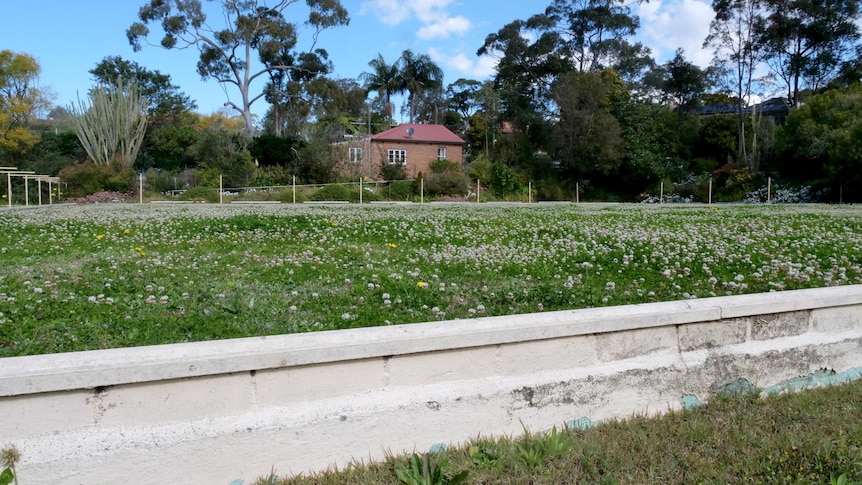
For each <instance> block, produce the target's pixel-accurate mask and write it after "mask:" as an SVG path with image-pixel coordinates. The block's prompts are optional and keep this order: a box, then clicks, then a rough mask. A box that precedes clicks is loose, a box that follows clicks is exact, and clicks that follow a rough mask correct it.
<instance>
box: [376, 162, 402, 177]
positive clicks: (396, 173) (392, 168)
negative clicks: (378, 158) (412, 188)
mask: <svg viewBox="0 0 862 485" xmlns="http://www.w3.org/2000/svg"><path fill="white" fill-rule="evenodd" d="M380 176H381V177H383V180H404V179H406V178H407V174H406V173H405V172H404V167H402V166H401V165H396V164H391V163H384V164H383V165H382V166H381V167H380Z"/></svg>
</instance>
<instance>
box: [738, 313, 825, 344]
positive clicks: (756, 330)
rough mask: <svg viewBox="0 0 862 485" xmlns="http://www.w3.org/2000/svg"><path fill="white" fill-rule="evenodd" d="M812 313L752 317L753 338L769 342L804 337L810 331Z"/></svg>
mask: <svg viewBox="0 0 862 485" xmlns="http://www.w3.org/2000/svg"><path fill="white" fill-rule="evenodd" d="M810 317H811V312H810V311H809V310H804V311H798V312H787V313H773V314H769V315H755V316H752V317H751V338H752V339H754V340H768V339H773V338H777V337H789V336H792V335H802V334H803V333H805V332H807V331H808V327H809V322H810V321H811V320H810Z"/></svg>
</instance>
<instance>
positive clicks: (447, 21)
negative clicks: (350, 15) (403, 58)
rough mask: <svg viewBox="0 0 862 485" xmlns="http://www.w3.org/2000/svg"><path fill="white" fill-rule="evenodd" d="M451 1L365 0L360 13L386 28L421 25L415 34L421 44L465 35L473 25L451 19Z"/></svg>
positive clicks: (465, 19)
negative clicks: (373, 18)
mask: <svg viewBox="0 0 862 485" xmlns="http://www.w3.org/2000/svg"><path fill="white" fill-rule="evenodd" d="M451 3H452V0H421V1H414V2H409V1H404V0H366V1H365V2H364V3H362V6H361V8H360V13H369V12H370V13H372V14H373V15H375V16H376V17H377V19H378V20H380V22H382V23H384V24H386V25H398V24H400V23H402V22H405V21H407V20H410V19H411V18H415V19H416V20H418V21H419V23H421V24H422V27H421V28H420V29H419V30H418V31H417V35H418V36H419V38H421V39H424V40H429V39H436V38H448V37H449V36H450V35H452V34H465V33H466V32H468V31H469V30H470V29H472V28H473V24H472V23H471V22H470V21H469V20H468V19H467V18H466V17H464V16H461V15H458V16H452V15H450V13H449V4H451Z"/></svg>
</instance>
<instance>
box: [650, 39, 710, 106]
mask: <svg viewBox="0 0 862 485" xmlns="http://www.w3.org/2000/svg"><path fill="white" fill-rule="evenodd" d="M710 73H711V71H710V70H708V69H701V68H700V67H699V66H697V65H695V64H693V63H692V62H690V61H688V60H687V59H686V58H685V52H684V51H683V50H682V49H677V50H676V54H675V55H674V56H673V59H671V60H669V61H667V62H665V63H664V64H662V65H660V66H657V67H656V68H655V69H653V70H652V71H651V72H650V75H648V76H647V81H646V83H647V84H649V85H650V86H651V87H653V88H655V89H656V90H657V91H658V98H659V100H660V101H661V102H662V103H667V104H673V105H675V106H677V107H678V108H679V109H680V110H681V111H685V110H688V109H690V108H692V107H693V106H694V105H695V104H696V103H697V101H699V100H700V99H701V98H702V97H703V95H704V94H706V92H707V91H708V90H709V89H710V88H711V86H712V84H711V78H710Z"/></svg>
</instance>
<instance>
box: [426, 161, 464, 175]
mask: <svg viewBox="0 0 862 485" xmlns="http://www.w3.org/2000/svg"><path fill="white" fill-rule="evenodd" d="M430 168H431V173H432V174H433V173H457V172H460V171H461V166H460V165H458V164H457V163H455V162H450V161H449V160H434V161H433V162H431V165H430Z"/></svg>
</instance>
